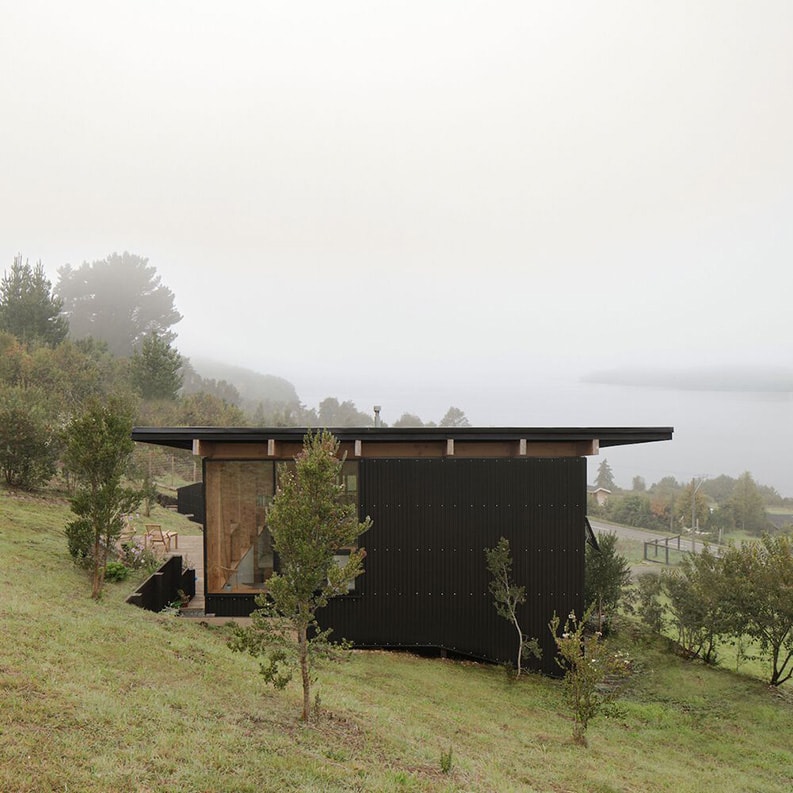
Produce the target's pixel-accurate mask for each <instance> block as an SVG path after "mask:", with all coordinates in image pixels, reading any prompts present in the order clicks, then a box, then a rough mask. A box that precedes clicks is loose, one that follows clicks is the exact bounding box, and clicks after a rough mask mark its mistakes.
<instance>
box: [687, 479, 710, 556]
mask: <svg viewBox="0 0 793 793" xmlns="http://www.w3.org/2000/svg"><path fill="white" fill-rule="evenodd" d="M706 479H707V476H700V477H699V482H697V477H696V476H695V477H693V478H692V479H691V551H692V552H695V551H696V545H695V540H694V537H695V536H696V535H695V530H696V527H697V492H698V491H699V489H700V487H702V484H703V483H704V481H705V480H706Z"/></svg>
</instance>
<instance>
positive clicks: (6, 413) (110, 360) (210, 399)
mask: <svg viewBox="0 0 793 793" xmlns="http://www.w3.org/2000/svg"><path fill="white" fill-rule="evenodd" d="M181 319H182V315H181V314H180V313H179V311H178V310H177V309H176V306H175V296H174V293H173V292H172V291H171V290H170V289H169V288H168V287H167V286H165V285H164V284H163V283H162V281H161V279H160V277H159V275H158V274H157V272H156V269H155V268H154V267H153V266H152V265H151V264H150V263H149V262H148V260H147V259H145V258H143V257H140V256H137V255H134V254H131V253H126V252H125V253H123V254H117V253H114V254H111V255H110V256H108V257H106V258H105V259H102V260H99V261H95V262H91V263H88V262H85V263H83V264H82V265H80V266H79V267H72V266H71V265H66V266H64V267H62V268H60V269H59V270H58V280H57V283H56V284H53V283H52V282H51V281H50V280H49V279H48V278H47V276H46V274H45V272H44V268H43V265H42V264H41V262H37V263H36V264H34V265H31V264H30V263H29V262H28V261H27V260H23V259H22V256H17V257H15V258H14V261H13V263H12V264H11V267H10V268H9V269H8V270H6V271H5V272H4V275H3V278H2V281H1V282H0V472H2V476H3V477H4V479H5V481H6V483H7V484H9V485H11V486H14V487H20V488H26V489H33V488H36V487H40V486H42V485H43V484H45V483H47V482H48V481H49V480H50V479H51V478H52V477H53V476H54V475H55V473H56V472H57V471H58V470H63V466H62V462H63V460H62V455H63V450H64V442H63V439H62V437H61V433H60V430H61V429H63V428H64V427H65V426H66V425H67V424H68V422H69V421H70V420H71V419H72V418H73V417H75V416H76V415H79V413H80V412H81V410H83V409H84V408H85V407H86V406H87V405H89V404H90V403H92V402H96V401H102V400H107V399H108V397H110V396H111V395H112V396H114V397H115V398H117V399H119V400H121V402H123V403H125V404H126V405H127V406H128V410H129V412H130V413H131V415H132V416H133V420H134V422H135V423H137V424H140V425H149V426H274V427H279V426H305V427H347V426H371V425H372V424H373V423H374V417H373V416H372V415H371V414H369V413H365V412H362V411H360V410H358V409H357V408H356V406H355V404H354V403H353V402H351V401H349V400H347V401H339V400H338V399H336V398H335V397H327V398H326V399H324V400H322V401H321V402H320V403H319V405H318V406H317V407H316V408H308V407H306V406H305V405H303V404H302V403H300V401H299V399H297V395H296V394H295V392H294V388H293V386H291V384H289V383H288V382H287V381H284V380H282V379H281V378H274V377H272V376H264V375H255V378H256V379H257V381H258V384H259V385H261V384H262V383H264V384H265V385H266V386H272V390H273V394H274V396H273V398H269V397H267V396H264V397H262V398H259V399H255V398H253V397H252V395H251V393H250V392H248V393H246V395H245V396H243V395H242V394H241V393H240V391H239V390H238V389H237V388H236V387H235V385H233V384H232V383H231V382H229V381H228V380H225V379H216V378H212V377H202V376H201V375H200V374H199V373H198V372H197V371H196V369H195V368H194V367H193V365H192V363H191V362H190V360H189V359H187V358H185V357H184V356H182V355H181V354H180V353H179V352H178V350H177V348H176V347H175V345H174V341H175V338H176V333H175V331H174V326H175V325H176V324H177V323H178V322H179V321H180V320H181ZM249 374H253V373H249ZM407 415H408V414H404V416H403V421H402V423H401V424H400V423H399V422H397V424H396V425H398V426H421V425H423V422H421V420H420V419H418V418H417V417H416V418H415V422H417V423H413V424H411V423H410V422H411V421H413V420H412V419H405V416H407ZM467 424H468V422H467V419H466V418H465V414H464V413H463V412H462V411H461V410H459V409H458V408H455V407H452V408H450V409H449V411H447V413H446V415H445V416H443V417H442V418H441V419H440V426H467ZM396 425H395V426H396ZM426 426H433V424H432V422H429V423H428V424H427V425H426ZM175 459H176V460H177V462H178V464H179V466H180V468H181V469H182V472H183V475H184V476H185V478H187V477H188V473H189V471H190V469H191V468H192V462H191V459H190V455H189V453H187V452H179V451H174V452H166V451H165V450H163V449H147V450H145V451H144V450H141V449H136V450H135V452H134V454H133V456H132V469H131V470H132V473H133V476H134V478H137V479H139V480H141V482H144V480H148V481H151V480H152V479H153V478H154V477H161V476H163V474H165V473H166V472H167V471H168V470H169V468H170V470H171V471H173V468H174V460H175Z"/></svg>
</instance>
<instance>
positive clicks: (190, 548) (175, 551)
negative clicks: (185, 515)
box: [168, 534, 204, 612]
mask: <svg viewBox="0 0 793 793" xmlns="http://www.w3.org/2000/svg"><path fill="white" fill-rule="evenodd" d="M168 555H169V556H181V557H182V564H183V565H184V563H185V562H187V563H188V564H189V565H190V567H193V568H194V569H195V574H196V582H195V597H194V598H193V599H192V600H191V601H190V605H189V606H188V608H189V610H190V611H191V612H195V611H198V610H199V609H200V611H201V612H203V611H204V537H203V535H194V534H180V535H179V547H178V548H174V547H171V552H170V554H168Z"/></svg>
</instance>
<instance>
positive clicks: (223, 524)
mask: <svg viewBox="0 0 793 793" xmlns="http://www.w3.org/2000/svg"><path fill="white" fill-rule="evenodd" d="M294 468H295V464H294V462H292V461H290V462H281V461H279V462H277V463H274V462H273V461H271V460H252V461H231V460H230V461H220V460H207V462H206V484H205V492H206V548H207V568H206V581H207V592H209V593H212V594H215V593H223V592H236V593H251V594H255V593H257V592H261V591H262V590H263V589H264V583H265V581H267V579H268V578H270V576H271V575H272V574H273V572H274V571H275V570H277V568H278V559H277V555H276V554H275V552H274V550H273V543H272V537H271V535H270V532H269V530H268V528H267V514H268V512H269V509H270V505H271V504H272V500H273V497H274V495H275V492H276V481H277V478H280V476H281V475H282V472H283V471H286V470H290V471H294ZM342 485H343V491H344V498H345V500H349V502H351V503H353V504H357V503H358V463H357V462H345V463H344V466H343V468H342ZM348 555H349V550H348V549H339V551H338V553H337V555H336V557H335V560H336V563H337V564H344V563H346V559H347V556H348ZM354 589H355V583H354V582H353V583H352V584H350V586H349V591H354Z"/></svg>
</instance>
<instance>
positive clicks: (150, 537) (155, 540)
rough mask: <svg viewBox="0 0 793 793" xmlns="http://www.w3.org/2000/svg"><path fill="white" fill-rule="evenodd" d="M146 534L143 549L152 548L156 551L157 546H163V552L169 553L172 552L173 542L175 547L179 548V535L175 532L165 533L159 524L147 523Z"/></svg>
mask: <svg viewBox="0 0 793 793" xmlns="http://www.w3.org/2000/svg"><path fill="white" fill-rule="evenodd" d="M145 526H146V534H145V535H144V538H143V547H144V548H148V547H151V549H152V550H154V546H155V545H162V548H163V551H164V552H165V553H169V552H170V550H171V540H173V547H174V548H178V547H179V534H178V533H177V532H175V531H163V530H162V526H161V525H160V524H159V523H146V524H145Z"/></svg>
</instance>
